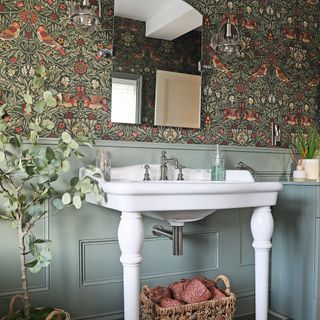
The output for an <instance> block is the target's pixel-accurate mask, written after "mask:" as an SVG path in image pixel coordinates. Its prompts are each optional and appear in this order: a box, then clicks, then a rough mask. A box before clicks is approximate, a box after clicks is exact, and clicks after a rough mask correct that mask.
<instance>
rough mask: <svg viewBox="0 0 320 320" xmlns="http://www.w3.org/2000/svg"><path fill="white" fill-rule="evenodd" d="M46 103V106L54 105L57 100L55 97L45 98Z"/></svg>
mask: <svg viewBox="0 0 320 320" xmlns="http://www.w3.org/2000/svg"><path fill="white" fill-rule="evenodd" d="M46 103H47V106H48V107H55V106H56V105H57V100H56V99H55V98H51V99H47V100H46Z"/></svg>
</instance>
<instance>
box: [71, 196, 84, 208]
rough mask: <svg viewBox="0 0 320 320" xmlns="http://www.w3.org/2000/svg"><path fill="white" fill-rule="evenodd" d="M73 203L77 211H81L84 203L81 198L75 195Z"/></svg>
mask: <svg viewBox="0 0 320 320" xmlns="http://www.w3.org/2000/svg"><path fill="white" fill-rule="evenodd" d="M72 203H73V205H74V207H75V208H76V209H80V208H81V206H82V201H81V198H80V196H78V195H75V196H74V197H73V199H72Z"/></svg>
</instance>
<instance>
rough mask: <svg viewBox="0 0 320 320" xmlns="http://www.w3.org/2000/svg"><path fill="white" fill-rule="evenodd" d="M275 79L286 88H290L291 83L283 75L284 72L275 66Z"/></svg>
mask: <svg viewBox="0 0 320 320" xmlns="http://www.w3.org/2000/svg"><path fill="white" fill-rule="evenodd" d="M275 71H276V77H277V78H278V79H279V80H281V81H283V82H285V83H286V84H287V85H288V86H291V82H290V80H289V78H288V77H287V76H286V75H285V74H284V72H283V71H282V70H281V69H280V67H278V66H276V69H275Z"/></svg>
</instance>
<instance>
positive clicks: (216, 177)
mask: <svg viewBox="0 0 320 320" xmlns="http://www.w3.org/2000/svg"><path fill="white" fill-rule="evenodd" d="M225 179H226V171H225V165H224V158H223V155H222V153H221V151H220V146H219V145H218V144H217V145H216V148H215V151H214V153H213V159H212V165H211V180H212V181H224V180H225Z"/></svg>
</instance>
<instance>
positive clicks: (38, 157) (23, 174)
mask: <svg viewBox="0 0 320 320" xmlns="http://www.w3.org/2000/svg"><path fill="white" fill-rule="evenodd" d="M45 79H46V70H45V68H44V67H43V66H39V67H38V68H37V69H36V72H35V77H34V78H33V80H32V81H31V83H30V85H29V90H28V92H27V93H26V94H24V96H23V99H24V102H25V114H26V115H25V120H26V124H27V125H26V132H25V135H26V136H25V137H24V138H22V137H21V136H20V135H17V134H14V133H12V130H11V128H10V126H9V125H8V121H9V116H8V113H7V108H8V106H6V105H3V106H1V107H0V220H3V221H7V222H9V223H11V224H14V225H15V227H16V230H17V237H18V240H19V248H18V250H19V254H20V264H21V284H22V294H21V295H19V298H20V299H22V300H23V305H24V308H23V310H21V311H19V312H13V310H12V309H13V304H14V301H15V300H16V298H17V296H15V297H14V299H13V300H12V303H11V306H10V310H9V315H7V316H5V317H4V318H2V319H7V320H9V319H10V320H13V319H27V320H30V319H40V320H42V319H47V320H49V319H58V318H59V319H68V318H69V315H68V314H67V313H66V312H64V311H61V310H57V309H55V308H52V307H49V308H34V307H31V304H30V299H29V287H28V271H31V272H38V271H39V270H40V269H41V268H43V267H47V266H48V265H49V263H50V260H51V252H50V241H48V240H47V239H38V238H37V237H36V236H35V235H34V233H33V229H34V227H35V225H36V224H37V222H39V221H40V220H41V219H43V217H44V216H45V215H46V214H47V212H46V211H45V206H44V203H45V201H50V200H51V199H53V205H54V207H55V208H56V210H57V211H59V210H61V209H63V208H64V207H66V206H74V207H75V208H77V209H79V208H80V207H81V204H82V201H83V200H84V199H85V195H86V194H87V193H88V192H95V193H97V194H99V190H98V187H97V186H96V185H95V183H94V181H92V180H91V179H90V178H89V177H84V178H83V179H82V180H79V178H78V177H77V176H76V177H73V178H72V179H71V180H70V185H69V186H67V187H66V191H64V192H63V193H61V192H59V191H58V190H56V187H55V186H56V182H57V181H58V180H59V178H60V176H62V175H65V173H66V172H67V171H69V168H70V162H69V158H70V157H71V156H76V157H82V155H81V153H80V152H79V150H78V148H79V143H78V142H79V141H78V140H77V139H75V138H73V137H72V136H71V135H70V134H69V133H68V132H64V133H62V135H61V137H60V139H59V140H58V143H57V145H55V146H52V147H51V146H45V145H41V144H40V143H39V137H40V136H41V134H42V133H45V132H48V131H50V130H51V129H53V127H54V123H53V122H52V120H51V115H52V113H53V112H55V110H56V106H57V102H58V100H59V99H60V95H59V94H58V93H57V92H56V91H54V90H44V83H45ZM9 123H10V122H9ZM79 138H80V140H81V141H82V142H84V143H85V144H90V142H88V140H87V139H86V138H84V137H79ZM77 141H78V142H77ZM0 238H1V235H0ZM58 314H59V316H58ZM61 315H62V316H61Z"/></svg>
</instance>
